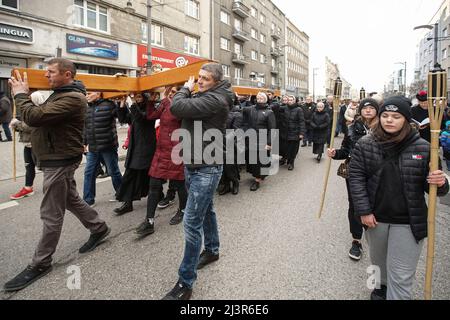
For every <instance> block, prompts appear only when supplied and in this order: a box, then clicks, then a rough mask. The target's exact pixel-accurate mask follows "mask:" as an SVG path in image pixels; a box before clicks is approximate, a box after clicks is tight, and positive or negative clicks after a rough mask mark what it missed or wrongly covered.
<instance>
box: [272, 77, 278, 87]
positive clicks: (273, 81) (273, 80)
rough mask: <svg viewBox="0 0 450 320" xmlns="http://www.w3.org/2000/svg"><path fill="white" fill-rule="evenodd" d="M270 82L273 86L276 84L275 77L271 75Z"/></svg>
mask: <svg viewBox="0 0 450 320" xmlns="http://www.w3.org/2000/svg"><path fill="white" fill-rule="evenodd" d="M271 82H272V83H271V84H272V85H273V86H276V85H277V78H275V77H272V80H271Z"/></svg>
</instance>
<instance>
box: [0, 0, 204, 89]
mask: <svg viewBox="0 0 450 320" xmlns="http://www.w3.org/2000/svg"><path fill="white" fill-rule="evenodd" d="M159 2H160V1H153V2H152V11H153V12H152V16H153V20H152V21H153V23H152V47H154V48H155V50H154V55H153V57H152V58H153V59H152V61H153V64H160V65H162V66H163V68H164V67H175V66H180V65H183V63H184V64H186V63H189V62H191V61H196V60H197V59H201V58H208V56H209V54H210V52H209V43H210V41H209V38H210V37H209V35H210V34H208V33H207V32H208V30H210V28H209V25H210V23H209V20H210V19H209V13H210V12H209V11H210V6H209V4H210V1H208V0H204V1H202V3H201V4H202V5H204V8H201V4H200V2H198V1H194V0H186V1H185V6H179V5H176V4H174V3H173V2H167V3H166V4H165V3H159ZM48 8H51V10H49V9H48ZM146 10H147V8H146V6H145V5H143V4H142V3H141V1H128V6H127V5H126V3H125V1H121V0H109V1H95V0H92V1H91V0H89V1H87V0H60V1H50V0H42V1H25V0H16V1H4V0H0V21H1V22H0V44H1V46H0V86H1V90H3V91H7V90H8V89H7V81H6V80H7V78H8V77H9V76H10V72H11V69H12V68H14V67H27V68H34V69H44V68H45V66H46V62H48V61H49V60H50V59H51V58H53V57H65V58H68V59H71V60H72V61H74V62H75V64H76V66H77V69H78V72H81V73H83V72H84V73H96V74H109V75H111V74H115V73H124V74H127V75H130V76H135V75H137V73H138V71H139V70H140V69H141V67H142V65H143V64H145V63H146V54H145V53H146V46H145V44H146V42H147V30H146V29H147V28H146V19H147V12H146ZM205 30H206V31H205ZM205 32H206V34H205Z"/></svg>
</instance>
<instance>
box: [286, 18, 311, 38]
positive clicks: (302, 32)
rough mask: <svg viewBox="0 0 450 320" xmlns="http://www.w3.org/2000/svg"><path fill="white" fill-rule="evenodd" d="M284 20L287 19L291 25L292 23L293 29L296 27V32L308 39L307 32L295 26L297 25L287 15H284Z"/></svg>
mask: <svg viewBox="0 0 450 320" xmlns="http://www.w3.org/2000/svg"><path fill="white" fill-rule="evenodd" d="M286 20H287V21H288V22H289V23H290V24H291V25H293V26H294V27H295V29H297V31H298V32H300V33H301V34H303V35H304V36H305V37H306V38H308V39H309V36H308V34H307V33H306V32H305V31H302V30H300V29H299V28H298V27H297V25H296V24H295V23H294V22H293V21H292V20H291V19H289V18H288V17H286Z"/></svg>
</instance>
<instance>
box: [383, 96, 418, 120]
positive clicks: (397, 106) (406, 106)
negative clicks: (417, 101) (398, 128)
mask: <svg viewBox="0 0 450 320" xmlns="http://www.w3.org/2000/svg"><path fill="white" fill-rule="evenodd" d="M411 106H412V103H411V100H410V99H408V98H405V97H401V96H396V97H391V98H389V99H387V100H386V101H384V103H383V105H382V106H381V108H380V116H381V114H382V113H383V112H386V111H390V112H398V113H400V114H402V115H403V116H404V117H405V118H406V120H407V121H408V122H411V117H412V115H411Z"/></svg>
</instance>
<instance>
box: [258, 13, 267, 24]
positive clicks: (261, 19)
mask: <svg viewBox="0 0 450 320" xmlns="http://www.w3.org/2000/svg"><path fill="white" fill-rule="evenodd" d="M259 22H261V23H262V24H266V16H265V15H263V14H262V13H261V14H260V15H259Z"/></svg>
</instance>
